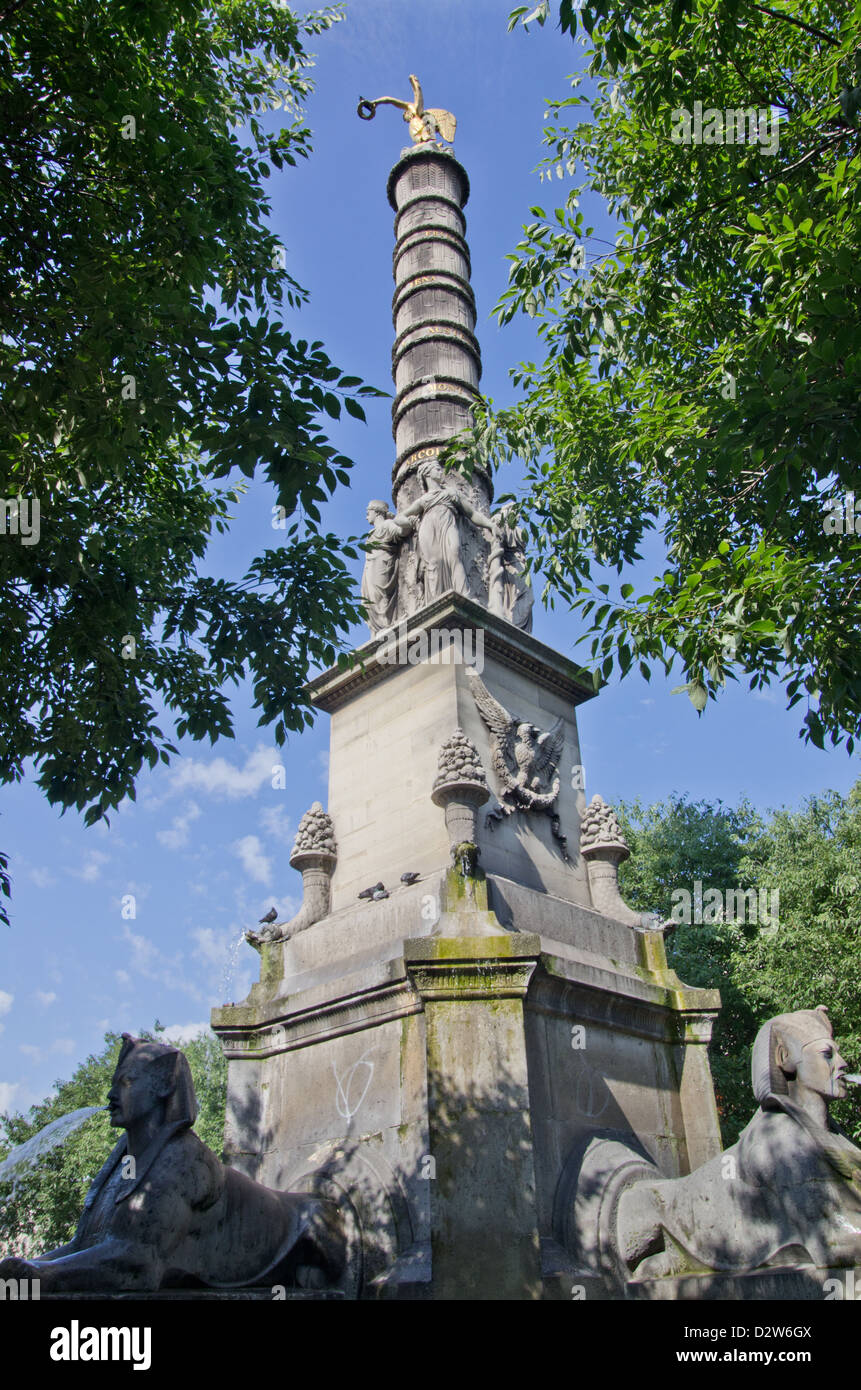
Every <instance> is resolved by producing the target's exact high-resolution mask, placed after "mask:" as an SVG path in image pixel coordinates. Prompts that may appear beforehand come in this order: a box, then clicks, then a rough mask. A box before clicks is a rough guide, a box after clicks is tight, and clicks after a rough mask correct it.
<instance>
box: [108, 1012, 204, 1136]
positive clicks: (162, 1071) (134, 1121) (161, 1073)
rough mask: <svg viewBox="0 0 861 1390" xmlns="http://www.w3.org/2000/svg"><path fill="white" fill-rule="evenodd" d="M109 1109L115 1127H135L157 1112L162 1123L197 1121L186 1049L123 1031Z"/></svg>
mask: <svg viewBox="0 0 861 1390" xmlns="http://www.w3.org/2000/svg"><path fill="white" fill-rule="evenodd" d="M108 1109H109V1111H110V1118H111V1124H112V1125H113V1126H114V1128H115V1129H129V1128H133V1127H134V1126H136V1125H138V1124H140V1123H141V1122H142V1121H143V1120H145V1119H148V1118H149V1117H150V1116H152V1115H153V1114H154V1112H157V1113H156V1114H155V1116H154V1118H155V1119H156V1120H157V1122H158V1124H159V1126H160V1125H163V1124H164V1125H182V1126H183V1127H185V1128H188V1127H190V1126H191V1125H193V1124H194V1120H195V1116H196V1115H197V1100H196V1098H195V1094H194V1083H193V1082H192V1079H191V1069H190V1067H189V1065H188V1061H187V1059H186V1057H185V1055H184V1053H182V1052H180V1051H179V1050H178V1049H177V1048H175V1047H168V1046H167V1045H166V1044H164V1043H157V1042H150V1041H148V1040H147V1039H144V1038H133V1037H131V1036H130V1035H129V1034H128V1033H123V1045H122V1048H121V1049H120V1055H119V1058H118V1060H117V1065H116V1070H115V1071H114V1075H113V1080H112V1081H111V1089H110V1090H109V1092H108Z"/></svg>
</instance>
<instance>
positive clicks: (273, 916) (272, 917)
mask: <svg viewBox="0 0 861 1390" xmlns="http://www.w3.org/2000/svg"><path fill="white" fill-rule="evenodd" d="M260 921H261V922H266V923H269V922H277V921H278V913H277V911H276V909H275V908H274V907H270V909H269V911H268V912H267V914H266V916H265V917H261V918H260Z"/></svg>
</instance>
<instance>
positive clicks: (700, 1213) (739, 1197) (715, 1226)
mask: <svg viewBox="0 0 861 1390" xmlns="http://www.w3.org/2000/svg"><path fill="white" fill-rule="evenodd" d="M751 1070H752V1080H753V1092H754V1096H755V1098H756V1100H757V1101H758V1102H759V1109H758V1110H757V1112H756V1114H755V1115H754V1117H753V1119H752V1120H751V1121H750V1124H749V1125H747V1127H746V1128H745V1129H743V1130H742V1132H741V1134H740V1135H739V1138H738V1141H737V1143H735V1144H733V1146H732V1147H731V1148H729V1149H727V1150H726V1152H725V1153H722V1154H718V1155H717V1157H715V1158H713V1159H711V1160H710V1161H709V1162H708V1163H704V1164H703V1165H702V1167H701V1168H697V1169H696V1170H695V1171H694V1172H693V1173H691V1174H689V1175H688V1176H687V1177H681V1178H662V1177H661V1176H660V1174H658V1173H657V1171H656V1172H655V1177H654V1179H650V1178H648V1177H643V1175H642V1167H641V1173H640V1176H639V1177H638V1179H637V1180H636V1181H633V1182H632V1183H631V1184H630V1185H627V1186H625V1188H624V1190H622V1191H621V1192H620V1194H619V1195H618V1196H617V1199H616V1204H615V1218H614V1220H613V1221H612V1223H611V1224H612V1227H613V1232H612V1238H611V1243H612V1245H613V1246H614V1247H615V1255H616V1259H617V1261H618V1263H617V1270H618V1271H619V1272H620V1273H621V1274H622V1277H623V1278H624V1277H630V1276H631V1275H633V1276H634V1277H635V1278H636V1279H638V1280H640V1279H648V1278H662V1277H667V1276H671V1275H684V1274H703V1273H708V1272H710V1271H715V1272H721V1273H734V1274H740V1273H746V1272H750V1271H753V1270H761V1269H763V1268H769V1269H771V1268H774V1267H776V1266H777V1267H779V1266H784V1267H786V1266H790V1267H798V1266H799V1265H813V1266H818V1267H821V1268H827V1267H829V1266H830V1267H834V1266H838V1267H839V1266H849V1265H858V1264H861V1149H859V1148H858V1147H857V1146H856V1145H855V1144H853V1143H852V1141H851V1140H850V1139H849V1138H847V1136H846V1135H845V1134H843V1132H842V1131H841V1130H840V1129H839V1128H838V1127H837V1125H836V1124H835V1123H834V1121H833V1120H832V1119H831V1117H830V1116H829V1113H828V1109H829V1106H830V1105H831V1103H832V1101H834V1100H836V1099H838V1098H839V1097H843V1096H845V1094H846V1080H845V1073H846V1063H845V1061H844V1060H843V1058H842V1057H841V1056H840V1052H839V1050H838V1047H837V1043H836V1042H835V1040H834V1035H833V1030H832V1027H831V1022H830V1020H829V1018H828V1013H827V1011H826V1009H825V1007H824V1006H822V1005H820V1006H819V1007H818V1008H815V1009H799V1010H797V1011H796V1012H795V1013H786V1014H780V1015H778V1016H777V1017H776V1018H772V1019H770V1020H769V1021H768V1022H767V1023H766V1024H764V1025H763V1027H762V1028H761V1029H760V1030H759V1033H758V1034H757V1037H756V1041H755V1042H754V1045H753V1054H752V1064H751ZM852 1079H853V1080H855V1078H854V1077H853V1078H852ZM609 1147H611V1148H612V1147H613V1146H612V1145H610V1146H609ZM600 1152H601V1146H600V1144H599V1145H597V1146H596V1148H595V1150H594V1155H593V1156H591V1157H590V1155H589V1154H588V1153H587V1156H586V1159H584V1165H583V1166H584V1169H585V1170H586V1171H585V1173H581V1180H580V1184H579V1187H580V1190H581V1191H582V1192H583V1193H584V1194H585V1193H587V1192H588V1190H589V1188H590V1187H594V1186H595V1183H596V1179H597V1178H598V1166H597V1165H598V1164H599V1162H600ZM619 1171H620V1172H621V1171H622V1168H621V1167H620V1169H619ZM604 1181H605V1190H609V1186H608V1185H609V1184H610V1183H611V1182H612V1179H611V1178H610V1175H609V1173H607V1172H606V1170H605V1173H604ZM606 1253H607V1252H606V1251H605V1256H606Z"/></svg>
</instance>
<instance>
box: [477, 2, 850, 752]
mask: <svg viewBox="0 0 861 1390" xmlns="http://www.w3.org/2000/svg"><path fill="white" fill-rule="evenodd" d="M550 10H551V7H550V5H549V4H548V3H546V0H545V3H542V4H539V5H538V6H537V7H534V8H533V7H528V6H520V7H518V9H517V10H516V11H515V12H514V14H513V15H512V23H513V24H516V23H517V22H518V21H520V22H527V23H528V22H529V21H530V20H536V21H538V22H543V21H544V20H545V19H546V18H547V17H548V15H549V14H550ZM559 15H560V20H561V26H562V29H563V30H567V31H568V32H569V33H570V34H571V35H572V36H573V35H574V34H575V33H576V34H577V35H578V36H580V35H582V36H586V37H585V39H584V41H585V42H587V44H588V81H587V90H588V92H589V94H588V95H585V94H584V93H583V92H581V91H579V90H578V88H579V87H580V85H581V82H582V80H583V78H582V76H578V77H575V78H574V79H573V81H572V87H573V92H572V95H570V96H568V97H566V98H564V99H562V100H558V101H553V102H549V103H548V113H547V114H548V116H549V118H550V119H548V120H547V122H546V126H545V135H544V140H545V144H546V146H547V154H546V160H545V163H544V165H543V168H542V174H543V175H546V176H547V178H548V179H549V178H551V177H552V175H553V174H554V173H556V174H558V175H559V176H560V177H563V178H564V177H567V176H568V175H575V176H579V175H580V174H581V173H585V179H584V181H583V182H581V183H579V184H578V185H576V186H575V187H573V188H572V189H571V191H570V193H569V194H568V196H567V198H566V199H565V202H564V204H563V205H562V206H561V207H557V208H556V209H555V210H554V209H553V208H552V207H551V208H550V210H549V211H545V209H544V208H541V207H533V208H532V210H531V211H532V218H533V220H532V221H531V222H530V223H529V225H528V226H526V227H525V229H524V232H525V235H524V239H523V241H522V242H521V244H520V245H519V246H518V247H517V250H516V252H515V253H514V254H513V255H512V256H511V257H510V260H511V262H512V264H511V268H510V283H509V287H508V289H507V291H506V292H505V293H504V294H503V296H502V298H501V301H500V303H499V305H498V314H499V317H500V319H501V321H502V322H507V321H508V320H510V319H511V318H512V317H513V316H514V315H516V314H519V313H525V314H527V315H530V316H531V317H532V318H533V319H534V320H535V321H536V323H537V325H538V332H539V334H540V339H541V343H542V348H543V351H544V353H545V357H544V360H543V361H541V362H539V363H537V364H535V363H524V364H521V366H520V367H519V368H517V369H516V371H515V372H514V380H515V383H516V384H517V385H518V386H520V387H521V388H522V390H523V395H522V399H521V400H520V401H519V403H518V404H516V405H515V406H514V407H513V408H511V409H509V410H502V411H499V412H497V413H494V411H493V409H492V403H486V404H485V409H484V410H483V411H482V412H480V415H479V420H478V425H477V429H476V431H475V434H474V436H473V438H472V441H471V444H470V450H469V456H470V457H472V458H475V457H476V455H479V456H483V457H491V458H497V459H499V458H504V457H507V456H510V455H511V454H512V453H515V454H520V455H521V456H522V457H524V458H525V459H526V461H527V477H526V486H525V490H524V496H523V498H522V499H521V501H522V515H523V518H524V519H525V521H526V523H527V524H528V527H529V530H530V532H531V536H532V540H533V543H534V546H535V551H536V554H537V557H538V560H539V561H540V562H541V563H542V565H543V568H544V572H545V575H546V576H547V581H548V590H547V591H546V592H547V596H548V597H549V598H550V599H552V598H553V596H554V595H556V594H558V595H561V596H562V597H563V598H564V599H565V600H567V601H568V602H570V604H571V605H572V607H573V609H574V611H575V612H576V613H577V614H578V615H580V616H582V617H585V618H586V619H587V620H588V623H587V633H586V637H588V638H591V643H592V646H591V650H592V657H593V660H597V661H599V662H600V663H601V669H602V675H603V677H604V678H607V677H609V675H610V674H611V672H612V671H613V670H614V669H616V670H618V671H619V672H621V673H622V674H623V675H624V674H626V673H627V672H628V671H630V670H632V669H636V667H637V665H638V664H639V669H640V670H641V671H642V674H643V675H644V676H645V677H646V678H647V679H648V678H649V677H650V675H651V671H652V669H653V665H654V662H656V661H657V662H659V663H662V664H663V666H664V668H665V669H666V670H667V671H669V669H670V668H671V666H672V665H673V663H674V661H676V660H678V662H679V663H680V665H681V667H682V668H683V670H684V675H685V684H684V686H682V687H680V689H683V690H686V691H687V693H688V694H689V696H690V698H691V700H692V702H693V704H694V706H695V708H696V709H697V710H698V711H700V712H701V711H702V710H703V709H704V708H705V706H706V704H707V702H708V700H709V699H713V698H715V697H716V696H717V694H718V693H719V691H720V688H721V687H722V686H723V685H724V684H725V683H726V681H727V680H728V679H738V678H739V676H740V675H742V674H744V675H747V676H749V677H750V685H751V687H752V688H753V687H759V686H763V685H765V684H767V683H770V682H774V681H777V682H782V683H783V684H784V685H785V690H786V695H787V700H788V705H789V706H792V705H796V704H800V706H801V710H802V711H803V724H802V727H801V730H800V733H801V734H802V736H803V737H804V738H806V739H811V740H812V741H813V742H814V743H815V744H816V745H817V746H819V747H822V745H823V741H824V739H825V737H826V736H827V737H829V738H830V739H831V742H832V743H839V742H840V741H841V740H842V739H843V738H844V737H845V738H846V741H847V746H848V748H849V751H850V752H851V751H852V748H853V745H854V741H855V739H856V738H857V737H858V733H859V730H861V670H859V666H858V662H857V659H856V655H855V652H856V646H857V643H856V636H855V634H856V632H857V630H858V627H859V624H861V534H857V533H856V531H855V530H854V529H852V523H851V522H850V524H849V528H848V529H849V531H850V533H849V534H845V533H844V534H840V533H836V534H835V533H829V532H828V531H826V530H825V521H826V508H827V507H828V506H830V505H831V504H832V503H833V504H835V506H837V507H839V508H840V509H841V512H842V511H843V507H844V500H845V498H846V496H847V494H850V493H853V492H854V491H855V490H858V491H861V489H859V486H858V485H859V481H861V470H859V459H861V450H859V443H861V435H859V408H861V197H859V191H861V190H859V174H861V118H859V106H861V58H859V54H861V12H859V9H858V6H857V5H856V4H854V3H851V0H833V2H832V0H799V2H798V3H795V4H793V5H792V6H791V8H790V7H787V6H785V5H784V4H782V3H781V0H778V3H776V4H775V5H763V4H757V3H754V2H753V0H672V3H671V2H670V0H651V2H649V0H646V2H645V3H644V2H643V0H639V2H638V3H633V4H625V5H621V4H619V3H617V0H602V3H591V4H590V3H586V4H584V5H583V7H582V10H580V9H578V8H576V7H575V6H574V5H573V4H572V3H571V0H562V3H561V5H560V7H559ZM698 101H699V102H701V103H702V108H703V114H704V117H708V116H709V112H710V111H713V112H714V113H715V115H716V116H717V117H718V120H717V121H716V122H715V121H711V120H706V119H704V120H703V121H702V129H701V134H702V135H703V137H704V138H705V137H706V134H707V132H708V134H710V136H711V137H712V138H713V142H712V143H705V142H703V143H695V142H694V134H695V131H694V128H693V125H692V126H691V129H690V134H691V143H687V144H686V143H682V142H681V138H682V137H683V136H684V130H683V126H682V121H681V118H680V117H679V116H678V115H676V116H674V113H678V112H680V111H682V110H686V111H687V112H688V113H689V114H690V115H691V117H692V118H693V116H694V115H695V103H696V102H698ZM749 111H750V112H752V114H753V115H754V117H755V118H756V120H755V126H751V124H750V121H749V119H748V117H747V115H746V113H747V112H749ZM734 113H736V114H737V116H739V117H742V118H743V121H742V124H743V126H744V131H745V137H744V138H743V139H734V140H733V142H732V143H729V142H728V140H727V141H725V140H724V134H725V133H727V132H728V131H730V130H731V132H732V134H733V136H735V134H736V132H737V131H738V130H740V129H741V127H740V125H739V123H738V121H737V119H736V114H734ZM760 115H761V116H762V117H763V118H764V121H765V124H764V126H763V127H762V130H760V124H759V117H760ZM730 117H731V118H732V123H731V125H730V124H728V122H729V120H730ZM772 119H775V120H776V122H777V124H776V126H775V127H772V126H771V125H770V122H771V121H772ZM754 130H755V132H756V133H755V134H754ZM764 133H767V134H768V139H762V138H761V135H762V134H764ZM674 134H675V135H676V136H677V137H679V142H678V143H677V142H675V141H674V138H673V136H674ZM775 136H776V137H777V138H778V144H777V147H776V148H773V147H772V146H773V142H774V138H775ZM585 190H588V192H589V193H591V194H597V195H599V196H600V197H601V199H602V200H603V201H604V203H605V205H606V207H607V208H608V210H609V211H610V213H611V214H612V215H613V217H614V218H615V219H616V223H617V227H618V232H617V236H616V240H615V244H614V245H613V246H612V247H611V249H610V250H606V249H605V248H606V243H603V244H602V243H600V242H599V241H597V240H595V239H594V237H593V235H592V228H590V227H589V226H587V225H586V221H585V217H584V213H583V210H582V209H581V207H580V202H581V199H582V197H583V196H584V191H585ZM829 524H831V523H829ZM650 531H653V532H655V533H656V534H659V535H660V537H661V539H662V541H663V547H662V548H665V550H666V560H665V566H664V569H663V571H662V573H660V574H659V575H657V576H656V577H655V579H654V583H653V586H651V587H650V585H649V581H648V579H647V578H642V577H641V576H642V572H637V571H633V572H632V574H631V577H632V578H633V580H634V582H628V580H627V578H626V582H625V583H622V584H621V585H620V586H619V587H617V586H616V583H615V581H614V580H613V574H614V572H615V574H617V575H622V574H623V572H624V571H626V570H628V569H629V568H630V567H632V566H633V565H634V563H635V562H636V561H637V560H638V559H640V549H639V548H640V546H641V543H642V541H643V539H644V537H645V536H646V535H647V533H648V532H650ZM857 532H858V533H861V518H859V521H858V526H857ZM603 567H609V571H610V573H609V579H610V581H611V582H610V583H605V582H598V581H599V580H601V581H603V580H605V579H606V578H607V577H608V576H607V573H606V570H605V569H604V568H603ZM584 640H585V639H584Z"/></svg>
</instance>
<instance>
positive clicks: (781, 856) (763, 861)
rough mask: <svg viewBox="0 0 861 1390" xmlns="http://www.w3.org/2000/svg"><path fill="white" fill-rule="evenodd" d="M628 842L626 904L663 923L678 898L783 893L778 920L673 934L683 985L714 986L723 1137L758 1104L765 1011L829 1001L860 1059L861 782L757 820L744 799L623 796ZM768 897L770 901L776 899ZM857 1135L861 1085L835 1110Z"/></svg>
mask: <svg viewBox="0 0 861 1390" xmlns="http://www.w3.org/2000/svg"><path fill="white" fill-rule="evenodd" d="M618 809H619V815H620V822H621V824H622V827H623V830H624V833H625V838H626V839H627V841H628V844H629V845H630V847H631V851H632V854H631V858H630V859H629V860H628V861H627V862H626V863H625V864H624V865H622V867H621V869H620V873H619V880H620V885H621V888H622V891H623V893H624V894H625V897H626V899H627V900H628V901H629V902H630V903H632V905H634V906H635V907H637V908H639V909H641V910H643V911H657V912H659V913H660V914H661V916H662V917H663V918H664V919H665V920H666V919H668V918H669V917H670V911H671V908H672V906H673V899H672V894H673V892H674V891H675V890H677V889H681V888H684V889H686V890H687V891H688V892H689V893H691V894H693V890H694V884H695V882H696V880H699V881H700V882H701V884H702V888H703V892H704V893H705V892H706V890H708V889H709V888H717V889H719V890H720V891H721V892H723V893H726V892H728V891H730V892H734V891H735V890H736V889H754V890H755V891H756V892H757V894H758V893H759V892H760V891H763V892H765V893H767V894H769V895H772V894H773V893H774V892H775V890H776V891H777V893H778V894H779V909H778V922H777V926H776V929H775V928H774V925H773V924H772V923H771V922H768V923H766V924H763V923H762V922H761V921H751V920H749V919H746V920H736V919H735V918H734V917H732V916H730V915H729V914H726V920H717V921H715V922H711V923H710V922H701V923H697V922H695V921H691V922H689V923H681V924H680V925H678V926H677V927H676V928H675V930H674V931H672V932H668V934H667V960H668V963H669V965H670V966H671V968H672V969H674V970H675V971H676V973H677V974H678V976H679V978H680V979H681V980H683V981H684V982H685V983H686V984H690V985H696V986H700V987H703V988H710V989H715V988H717V989H719V990H720V992H721V1000H722V1009H721V1013H720V1015H719V1017H718V1020H717V1023H716V1025H715V1029H714V1033H713V1039H712V1045H711V1049H710V1054H709V1056H710V1062H711V1068H712V1075H713V1077H714V1081H715V1093H716V1096H717V1101H718V1111H719V1114H720V1118H721V1127H722V1131H723V1137H724V1142H725V1143H726V1144H731V1143H734V1142H735V1140H736V1138H737V1137H738V1133H739V1131H740V1130H741V1129H742V1128H743V1127H744V1125H745V1124H747V1122H748V1120H749V1119H750V1118H751V1116H752V1115H753V1112H754V1110H755V1108H756V1107H755V1102H754V1100H753V1095H752V1092H751V1083H750V1049H751V1046H752V1044H753V1040H754V1038H755V1036H756V1032H757V1029H758V1028H759V1027H760V1025H761V1024H762V1023H764V1022H765V1020H766V1019H767V1018H770V1017H773V1016H774V1015H775V1014H779V1013H785V1012H789V1011H792V1010H794V1009H810V1008H814V1007H815V1006H816V1005H817V1004H826V1005H827V1007H828V1010H829V1016H830V1018H831V1022H832V1024H833V1026H834V1032H835V1036H836V1037H837V1040H838V1042H839V1044H840V1050H841V1053H842V1055H843V1057H844V1058H845V1059H846V1061H847V1062H848V1063H849V1067H850V1070H858V1067H859V1062H861V987H860V986H861V873H859V869H858V863H859V849H861V782H859V783H857V784H856V785H855V787H853V789H852V790H851V792H850V793H849V796H848V797H846V798H844V797H841V796H839V795H838V793H836V792H826V793H824V794H823V795H821V796H817V797H811V798H810V799H809V800H808V801H807V802H806V803H805V804H804V805H803V806H802V808H801V809H800V810H797V811H793V810H787V809H783V810H779V811H775V812H772V813H770V814H769V815H768V816H767V817H762V816H760V815H759V814H757V813H756V812H754V811H753V809H752V808H751V807H750V806H749V805H748V804H747V803H745V802H742V804H741V805H740V806H738V807H737V808H735V809H733V808H730V807H725V806H722V805H721V804H720V803H718V804H717V805H711V804H709V803H708V802H704V801H700V802H696V803H691V802H688V801H687V800H686V798H684V797H672V798H670V799H669V800H668V801H665V802H661V803H657V804H655V805H653V806H649V807H644V806H643V805H642V803H641V802H639V801H635V802H631V803H629V804H625V803H621V805H620V807H619V808H618ZM769 900H770V901H773V899H772V898H771V896H770V897H769ZM832 1113H833V1114H834V1116H835V1118H836V1119H837V1121H838V1123H840V1124H842V1125H843V1126H844V1127H845V1128H846V1130H847V1131H848V1132H849V1133H850V1134H851V1136H852V1137H853V1139H854V1140H855V1142H856V1143H858V1142H861V1118H859V1112H858V1092H857V1091H856V1090H854V1089H852V1090H850V1094H849V1096H848V1097H847V1099H846V1100H843V1101H839V1102H837V1103H836V1104H835V1105H834V1107H833V1110H832Z"/></svg>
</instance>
